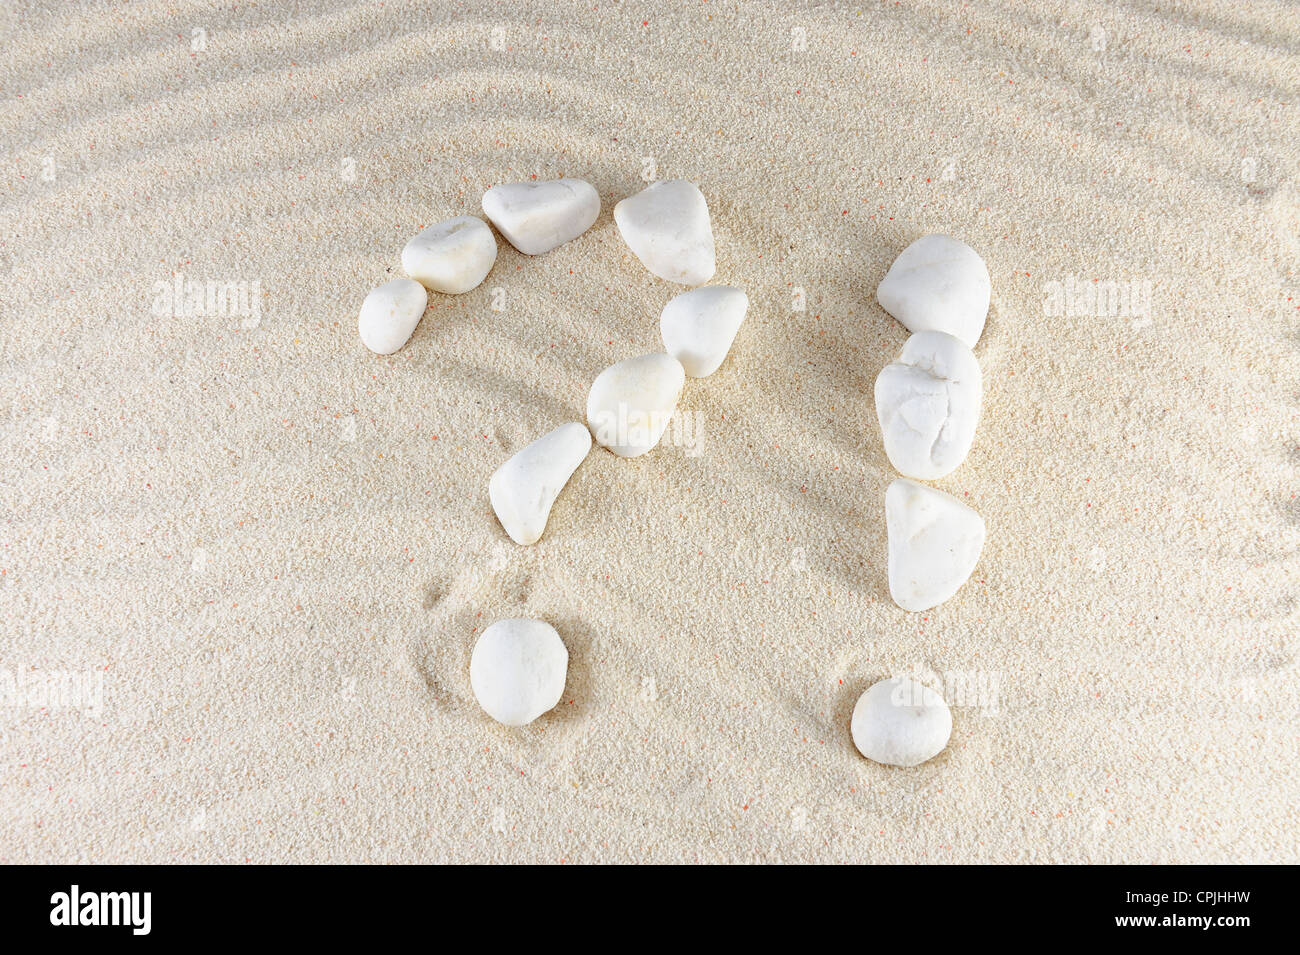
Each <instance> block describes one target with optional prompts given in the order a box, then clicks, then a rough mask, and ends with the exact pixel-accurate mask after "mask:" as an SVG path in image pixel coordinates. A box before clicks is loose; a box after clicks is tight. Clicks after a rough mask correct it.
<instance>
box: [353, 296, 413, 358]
mask: <svg viewBox="0 0 1300 955" xmlns="http://www.w3.org/2000/svg"><path fill="white" fill-rule="evenodd" d="M428 307H429V293H428V292H426V291H425V290H424V286H423V285H421V284H420V283H419V282H412V281H411V280H410V279H393V281H391V282H385V283H384V284H383V285H381V286H379V288H377V289H374V290H373V291H371V293H370V294H369V295H367V296H366V300H365V301H364V302H362V303H361V314H360V315H359V316H357V331H358V332H359V333H360V335H361V343H362V344H363V345H365V346H366V347H367V348H369V349H370V350H371V351H372V352H374V353H375V354H377V355H391V354H392V353H393V352H395V351H397V350H398V349H399V348H401V347H402V346H403V345H405V344H406V343H407V342H408V341H409V340H410V338H411V335H412V334H413V333H414V332H415V326H416V325H418V324H420V318H421V317H422V316H423V315H424V310H425V309H426V308H428Z"/></svg>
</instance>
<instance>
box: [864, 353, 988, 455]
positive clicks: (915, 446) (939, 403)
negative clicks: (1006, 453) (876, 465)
mask: <svg viewBox="0 0 1300 955" xmlns="http://www.w3.org/2000/svg"><path fill="white" fill-rule="evenodd" d="M983 392H984V387H983V384H982V379H981V376H980V365H979V362H978V361H976V360H975V353H974V352H972V351H971V350H970V349H969V348H967V347H966V345H965V343H964V342H962V341H961V339H959V338H954V337H953V336H952V335H949V334H947V333H945V332H917V333H916V334H915V335H913V336H912V337H911V338H909V339H908V340H907V344H905V345H904V346H903V354H902V355H901V356H899V358H898V360H897V361H892V362H890V363H889V364H888V365H886V366H885V367H884V369H882V370H881V372H880V375H879V376H878V377H877V378H876V417H877V418H878V419H879V420H880V433H881V435H882V436H883V438H884V443H885V453H886V454H887V455H889V463H890V464H892V465H893V466H894V467H895V468H896V469H897V470H898V471H899V473H901V474H905V475H907V476H908V477H912V478H920V479H922V480H926V481H932V480H935V479H936V478H941V477H943V476H944V475H947V474H951V473H952V472H953V471H954V470H955V469H956V468H957V466H958V465H959V464H961V463H962V461H964V460H966V454H967V453H968V452H969V451H970V447H971V443H972V442H973V441H974V440H975V425H976V424H977V423H978V422H979V415H980V399H981V397H982V395H983Z"/></svg>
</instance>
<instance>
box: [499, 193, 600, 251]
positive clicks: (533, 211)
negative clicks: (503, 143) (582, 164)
mask: <svg viewBox="0 0 1300 955" xmlns="http://www.w3.org/2000/svg"><path fill="white" fill-rule="evenodd" d="M483 214H484V215H485V216H487V217H488V219H489V220H490V221H491V222H492V224H493V225H494V226H496V227H497V229H499V230H500V232H501V234H502V235H503V236H505V237H506V239H507V241H509V243H510V244H511V245H513V246H514V247H515V248H516V249H518V250H519V251H520V252H522V253H524V255H541V254H542V253H543V252H549V251H551V249H554V248H555V247H556V246H560V245H563V244H564V243H566V242H568V241H569V240H570V239H576V238H577V237H578V236H580V235H582V233H584V232H586V231H587V230H588V229H590V228H591V224H592V223H593V222H595V221H596V217H597V216H598V215H600V196H599V195H598V194H597V193H596V190H595V189H594V188H592V186H591V184H590V183H586V182H583V181H582V180H581V179H552V180H550V181H548V182H509V183H505V184H503V185H500V186H493V187H492V188H491V189H489V190H488V191H487V192H485V193H484V194H483Z"/></svg>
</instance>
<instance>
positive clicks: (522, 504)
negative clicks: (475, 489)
mask: <svg viewBox="0 0 1300 955" xmlns="http://www.w3.org/2000/svg"><path fill="white" fill-rule="evenodd" d="M590 450H591V432H590V431H588V430H587V426H586V425H584V424H579V423H578V422H576V421H572V422H570V423H569V424H562V425H560V426H559V427H558V428H556V429H555V430H554V431H551V432H549V433H548V434H544V435H542V437H540V438H538V439H537V440H536V441H534V442H533V443H532V444H530V445H528V446H527V447H525V448H523V449H522V450H520V451H519V452H518V453H517V454H516V455H515V456H514V457H512V458H511V459H510V460H509V461H507V462H506V463H505V464H503V465H501V467H499V468H497V469H496V471H495V472H494V473H493V474H492V477H491V479H490V480H489V481H488V497H489V499H490V500H491V501H492V510H494V511H496V515H497V520H499V521H500V522H501V526H502V527H504V528H505V529H506V533H507V534H509V535H510V538H511V540H513V541H514V542H515V543H516V544H533V543H536V542H537V541H538V539H540V538H541V536H542V532H543V531H545V530H546V520H547V518H549V517H550V516H551V505H552V504H554V503H555V497H556V495H558V494H559V493H560V491H561V490H562V489H563V488H564V485H565V484H567V483H568V482H569V478H570V477H572V476H573V472H574V471H576V470H577V469H578V465H579V464H581V463H582V461H583V459H584V458H586V456H587V452H588V451H590Z"/></svg>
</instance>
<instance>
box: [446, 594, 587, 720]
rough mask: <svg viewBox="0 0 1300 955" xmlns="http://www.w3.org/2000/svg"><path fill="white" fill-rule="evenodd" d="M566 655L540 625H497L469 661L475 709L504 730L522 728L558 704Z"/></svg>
mask: <svg viewBox="0 0 1300 955" xmlns="http://www.w3.org/2000/svg"><path fill="white" fill-rule="evenodd" d="M568 669H569V651H568V650H566V649H565V648H564V641H563V640H561V639H560V635H559V634H558V633H556V632H555V628H554V627H552V626H551V625H550V624H549V623H543V622H542V621H541V620H527V619H523V618H518V617H516V618H512V619H508V620H498V621H497V622H496V623H494V624H492V626H490V627H488V628H487V629H486V630H484V631H483V633H482V634H481V635H480V636H479V638H478V642H477V643H475V644H474V652H473V653H472V654H471V655H470V658H469V683H470V686H471V687H473V689H474V697H475V699H477V700H478V705H479V706H481V707H483V710H484V711H485V712H486V713H487V715H488V716H490V717H492V718H493V719H494V720H496V721H497V722H498V723H504V724H505V725H506V726H523V725H524V724H525V723H531V722H532V721H533V720H535V719H537V717H539V716H541V715H542V714H543V713H545V712H547V711H548V710H550V709H553V708H554V707H555V705H556V704H557V703H559V702H560V697H561V696H562V695H563V694H564V680H565V676H566V675H567V673H568Z"/></svg>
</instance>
